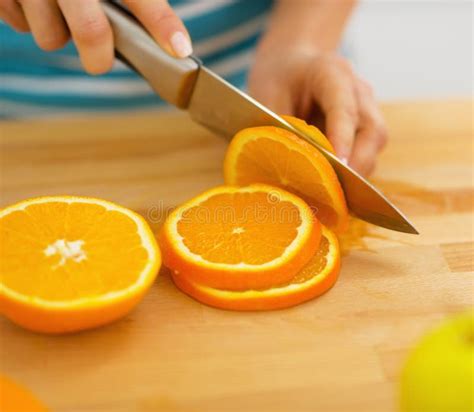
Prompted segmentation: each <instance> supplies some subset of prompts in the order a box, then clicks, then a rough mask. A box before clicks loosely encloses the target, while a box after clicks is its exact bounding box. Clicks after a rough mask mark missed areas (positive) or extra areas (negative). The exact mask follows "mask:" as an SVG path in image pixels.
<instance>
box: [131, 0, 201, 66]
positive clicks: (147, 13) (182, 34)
mask: <svg viewBox="0 0 474 412" xmlns="http://www.w3.org/2000/svg"><path fill="white" fill-rule="evenodd" d="M124 3H125V4H126V5H127V6H128V8H129V9H130V11H131V12H132V13H133V14H134V15H135V16H136V17H137V18H138V20H140V22H141V23H142V24H143V25H144V26H145V28H146V29H147V30H148V31H149V32H150V34H151V35H152V36H153V38H154V39H155V40H156V42H157V43H158V44H159V45H160V46H161V47H162V48H163V49H164V50H165V51H166V52H167V53H169V54H170V55H172V56H175V57H179V58H184V57H188V56H189V55H190V54H191V53H192V52H193V48H192V44H191V39H190V37H189V33H188V31H187V30H186V28H185V27H184V24H183V22H182V21H181V19H180V18H179V17H178V16H177V15H176V13H175V12H174V11H173V9H172V8H171V6H170V5H169V4H168V2H167V1H166V0H124Z"/></svg>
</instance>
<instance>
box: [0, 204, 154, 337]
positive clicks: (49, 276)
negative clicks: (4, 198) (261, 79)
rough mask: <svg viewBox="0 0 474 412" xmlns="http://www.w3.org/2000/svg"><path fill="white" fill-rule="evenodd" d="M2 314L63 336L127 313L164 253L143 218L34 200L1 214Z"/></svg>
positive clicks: (108, 208) (113, 209) (111, 208)
mask: <svg viewBox="0 0 474 412" xmlns="http://www.w3.org/2000/svg"><path fill="white" fill-rule="evenodd" d="M0 262H1V263H0V311H1V313H2V314H3V315H5V316H6V317H8V318H9V319H11V320H12V321H13V322H16V323H17V324H19V325H21V326H23V327H25V328H28V329H31V330H34V331H38V332H45V333H64V332H73V331H78V330H82V329H87V328H92V327H95V326H99V325H103V324H105V323H108V322H111V321H113V320H115V319H118V318H120V317H122V316H124V315H125V314H127V313H128V312H129V311H130V310H131V309H132V308H133V307H134V306H135V305H136V304H137V303H138V302H139V301H140V299H141V298H142V296H143V295H144V293H145V292H146V290H147V289H148V288H149V287H150V285H151V284H152V282H153V280H154V279H155V277H156V274H157V272H158V269H159V267H160V264H161V256H160V252H159V250H158V247H157V244H156V241H155V239H154V237H153V234H152V232H151V230H150V228H149V227H148V225H147V223H146V222H145V220H144V219H143V218H142V217H141V216H139V215H137V214H136V213H134V212H132V211H130V210H128V209H125V208H123V207H120V206H117V205H115V204H113V203H110V202H107V201H104V200H98V199H91V198H82V197H72V196H57V197H43V198H37V199H30V200H26V201H23V202H20V203H17V204H15V205H12V206H9V207H7V208H5V209H3V210H1V211H0Z"/></svg>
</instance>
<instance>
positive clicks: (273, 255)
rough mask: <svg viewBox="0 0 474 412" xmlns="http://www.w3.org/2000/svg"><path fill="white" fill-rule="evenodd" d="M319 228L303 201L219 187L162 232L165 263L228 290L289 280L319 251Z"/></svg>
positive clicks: (261, 189) (273, 191)
mask: <svg viewBox="0 0 474 412" xmlns="http://www.w3.org/2000/svg"><path fill="white" fill-rule="evenodd" d="M320 237H321V225H320V223H319V222H318V221H317V220H316V219H315V218H314V216H313V214H312V211H311V209H310V207H309V206H308V205H307V204H306V203H305V202H304V201H303V200H301V199H300V198H298V197H296V196H294V195H292V194H291V193H288V192H286V191H284V190H281V189H278V188H276V187H271V186H267V185H252V186H248V187H232V186H221V187H217V188H214V189H211V190H208V191H207V192H205V193H203V194H201V195H199V196H197V197H196V198H194V199H192V200H190V201H189V202H187V203H185V204H184V205H182V206H180V207H178V208H177V209H175V210H174V211H173V213H171V215H170V216H169V217H168V219H167V220H166V222H165V224H164V226H163V228H162V231H161V233H160V246H161V249H162V251H163V262H164V263H165V265H166V266H168V267H169V268H170V269H172V270H174V271H177V272H183V273H187V274H188V275H189V276H190V277H192V278H193V280H195V281H196V282H199V283H201V284H205V285H208V286H211V287H217V288H224V289H230V290H242V289H249V288H266V287H269V286H271V285H274V284H277V283H282V282H285V281H288V280H290V279H291V278H292V277H293V276H294V274H295V273H296V272H297V271H299V270H300V269H301V268H302V267H303V266H304V265H305V264H306V263H307V262H308V261H309V259H310V258H311V256H312V255H313V254H314V253H315V252H316V250H317V248H318V245H319V241H320Z"/></svg>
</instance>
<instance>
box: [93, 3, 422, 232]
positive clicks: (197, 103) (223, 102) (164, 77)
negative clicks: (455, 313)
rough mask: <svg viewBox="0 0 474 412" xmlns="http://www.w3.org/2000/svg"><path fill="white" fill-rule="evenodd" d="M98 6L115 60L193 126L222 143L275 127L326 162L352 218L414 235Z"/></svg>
mask: <svg viewBox="0 0 474 412" xmlns="http://www.w3.org/2000/svg"><path fill="white" fill-rule="evenodd" d="M102 6H103V8H104V11H105V13H106V15H107V17H108V19H109V22H110V24H111V26H112V30H113V33H114V45H115V49H116V52H117V54H118V57H120V58H121V59H122V60H123V61H125V62H126V63H127V64H128V65H130V66H131V67H132V68H133V69H135V70H136V71H137V72H138V73H139V74H140V75H142V76H143V77H144V78H145V79H146V80H147V81H148V83H150V85H151V86H152V88H153V89H154V90H155V91H156V92H157V93H158V94H159V95H160V96H161V97H162V98H164V99H165V100H167V101H168V102H169V103H171V104H173V105H175V106H177V107H179V108H181V109H185V110H188V112H189V114H190V115H191V117H192V118H193V119H194V120H195V121H196V122H198V123H200V124H202V125H204V126H205V127H207V128H209V129H211V130H213V131H214V132H216V133H217V134H220V135H222V136H225V137H227V138H228V139H230V138H232V136H234V135H235V133H237V132H238V131H239V130H242V129H245V128H247V127H254V126H278V127H283V128H285V129H288V130H290V131H292V132H293V133H295V134H296V135H298V136H299V137H301V138H302V139H305V140H306V141H308V142H309V143H310V144H312V145H314V146H315V147H317V148H318V149H319V150H320V151H321V152H322V153H323V155H324V156H326V158H327V159H328V160H329V162H330V163H331V165H332V166H333V167H334V170H335V171H336V173H337V175H338V177H339V180H340V182H341V185H342V188H343V190H344V194H345V196H346V199H347V203H348V207H349V209H350V211H351V212H352V213H353V214H354V215H356V216H357V217H359V218H361V219H363V220H365V221H367V222H370V223H373V224H374V225H378V226H382V227H385V228H388V229H392V230H397V231H400V232H406V233H416V234H417V233H418V232H417V230H416V229H415V228H414V227H413V225H412V224H411V223H410V222H409V221H408V219H407V218H406V217H405V216H404V215H403V214H402V213H401V212H400V211H399V210H398V209H397V208H396V207H395V206H394V205H393V204H392V203H391V202H390V201H389V200H388V199H387V198H386V197H385V196H384V195H383V194H382V193H381V192H380V191H379V190H377V189H376V188H375V187H374V186H373V185H372V184H370V183H369V182H368V181H367V180H365V179H364V178H363V177H362V176H360V175H359V174H358V173H356V172H355V171H354V170H352V169H351V168H350V167H348V166H347V165H345V164H344V163H342V162H341V161H340V160H339V159H338V158H337V157H336V156H334V155H333V154H332V153H331V152H329V151H327V150H326V149H325V148H324V147H321V146H320V145H319V144H318V143H317V142H315V141H313V140H312V139H311V138H310V137H309V136H307V135H306V134H305V133H304V132H301V131H299V130H297V129H296V128H294V127H293V126H291V125H290V124H289V123H288V122H286V121H285V120H283V119H282V118H280V117H279V116H277V115H276V114H275V113H273V112H272V111H270V110H268V109H267V108H266V107H264V106H263V105H261V104H260V103H258V102H257V101H256V100H254V99H252V98H251V97H250V96H248V95H246V94H245V93H243V92H241V91H240V90H238V89H237V88H235V87H233V86H232V85H231V84H229V83H228V82H226V81H225V80H223V79H222V78H221V77H219V76H218V75H217V74H215V73H213V72H212V71H210V70H209V69H208V68H206V67H204V66H202V65H201V64H200V62H199V61H197V60H196V59H193V58H186V59H175V58H172V57H171V56H169V55H168V54H167V53H165V51H164V50H162V49H161V48H160V47H159V46H158V45H157V44H156V42H155V41H154V40H153V38H152V37H151V36H150V34H149V33H148V32H147V31H146V30H145V29H144V28H143V27H142V26H141V25H140V23H139V22H138V21H137V20H136V19H135V18H134V17H133V16H132V15H131V14H130V13H129V12H128V11H127V10H125V9H124V8H123V7H122V6H121V5H120V4H117V3H116V2H115V1H111V0H103V1H102Z"/></svg>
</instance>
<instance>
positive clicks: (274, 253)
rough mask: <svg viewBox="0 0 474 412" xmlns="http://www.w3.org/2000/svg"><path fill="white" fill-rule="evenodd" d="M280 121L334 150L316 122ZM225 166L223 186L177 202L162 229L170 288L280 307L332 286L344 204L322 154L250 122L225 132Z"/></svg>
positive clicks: (235, 305) (208, 298)
mask: <svg viewBox="0 0 474 412" xmlns="http://www.w3.org/2000/svg"><path fill="white" fill-rule="evenodd" d="M287 120H288V121H289V122H290V123H292V124H293V125H294V126H295V127H296V128H298V129H302V130H304V131H305V132H306V133H308V134H309V135H310V136H311V137H312V138H314V139H315V140H316V141H317V142H318V143H320V144H321V145H323V146H324V147H325V148H327V149H328V150H332V146H331V145H330V143H329V142H328V141H327V140H326V139H325V137H324V135H322V133H321V132H319V130H318V129H316V128H314V127H312V126H308V125H307V124H306V123H305V122H303V121H301V120H298V119H294V118H290V117H287ZM224 175H225V182H226V184H227V186H222V187H218V188H215V189H212V190H209V191H207V192H205V193H203V194H201V195H199V196H197V197H196V198H194V199H192V200H190V201H189V202H187V203H185V204H184V205H182V206H180V207H179V208H177V209H176V210H175V211H174V212H173V213H172V214H171V215H170V216H169V217H168V219H167V220H166V222H165V224H164V226H163V228H162V230H161V233H160V236H159V243H160V246H161V249H162V253H163V263H164V264H165V265H166V266H167V267H169V268H170V270H171V276H172V279H173V281H174V283H175V284H176V285H177V287H178V288H179V289H181V290H182V291H183V292H185V293H186V294H188V295H190V296H191V297H193V298H195V299H197V300H198V301H200V302H203V303H205V304H208V305H211V306H215V307H219V308H223V309H233V310H268V309H281V308H285V307H289V306H294V305H296V304H299V303H302V302H304V301H307V300H309V299H312V298H314V297H316V296H318V295H320V294H322V293H324V292H326V291H327V290H328V289H330V288H331V287H332V286H333V285H334V283H335V282H336V280H337V277H338V274H339V269H340V251H339V245H338V241H337V237H336V235H335V233H334V232H342V231H344V230H345V228H346V227H347V224H348V211H347V206H346V202H345V199H344V194H343V192H342V189H341V186H340V184H339V181H338V180H337V177H336V174H335V172H334V170H333V169H332V167H331V165H330V164H329V163H328V161H327V160H326V159H325V158H324V156H323V155H322V154H321V153H320V152H319V151H318V150H317V149H315V148H314V147H313V146H312V145H310V144H309V143H307V142H305V141H302V140H301V139H300V138H299V137H297V136H296V135H294V134H293V133H291V132H288V131H286V130H283V129H280V128H277V127H255V128H249V129H245V130H242V131H241V132H239V133H237V135H236V136H235V137H234V139H233V140H232V142H231V144H230V146H229V149H228V151H227V155H226V158H225V162H224ZM320 221H321V222H322V223H323V224H324V225H322V224H321V223H320Z"/></svg>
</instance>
